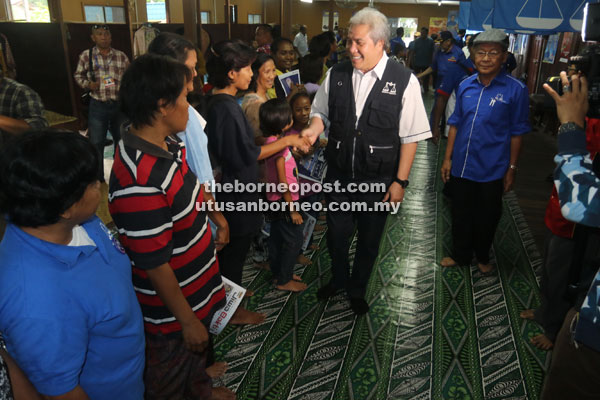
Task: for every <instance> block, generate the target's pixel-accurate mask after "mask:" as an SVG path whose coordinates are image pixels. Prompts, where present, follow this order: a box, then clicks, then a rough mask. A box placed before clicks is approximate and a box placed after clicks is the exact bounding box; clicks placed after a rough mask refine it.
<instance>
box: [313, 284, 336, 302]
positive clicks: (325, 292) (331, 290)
mask: <svg viewBox="0 0 600 400" xmlns="http://www.w3.org/2000/svg"><path fill="white" fill-rule="evenodd" d="M337 291H338V290H337V289H336V288H335V287H334V286H333V285H332V284H331V283H328V284H326V285H325V286H323V287H322V288H320V289H319V290H318V291H317V299H319V300H327V299H328V298H330V297H331V296H333V295H334V294H336V293H337Z"/></svg>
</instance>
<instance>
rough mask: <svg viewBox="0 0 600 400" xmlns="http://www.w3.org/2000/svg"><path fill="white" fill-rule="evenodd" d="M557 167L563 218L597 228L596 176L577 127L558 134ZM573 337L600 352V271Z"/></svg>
mask: <svg viewBox="0 0 600 400" xmlns="http://www.w3.org/2000/svg"><path fill="white" fill-rule="evenodd" d="M554 161H556V163H557V164H558V167H557V168H556V170H555V171H554V184H555V185H556V189H557V191H558V199H559V201H560V206H561V211H562V214H563V216H564V217H565V218H567V219H568V220H571V221H573V222H577V223H580V224H583V225H588V226H592V227H600V196H598V191H599V190H600V179H598V177H597V176H596V174H595V173H594V171H593V170H592V160H591V158H590V156H589V153H588V152H587V150H586V146H585V132H584V131H583V130H581V129H578V130H574V131H571V132H564V133H561V134H560V135H559V136H558V155H557V156H556V157H555V158H554ZM575 340H577V341H578V342H581V343H583V344H585V345H586V346H589V347H591V348H593V349H594V350H596V351H600V270H598V273H597V274H596V276H595V277H594V280H593V282H592V285H591V287H590V290H589V291H588V294H587V296H586V298H585V300H584V302H583V305H582V306H581V310H580V312H579V321H578V323H577V327H576V329H575Z"/></svg>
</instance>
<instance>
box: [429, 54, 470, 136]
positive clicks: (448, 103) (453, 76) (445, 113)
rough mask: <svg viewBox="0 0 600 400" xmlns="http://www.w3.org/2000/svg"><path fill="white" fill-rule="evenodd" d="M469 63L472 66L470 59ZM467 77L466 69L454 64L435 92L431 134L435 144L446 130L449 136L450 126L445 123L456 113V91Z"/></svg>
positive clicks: (445, 134)
mask: <svg viewBox="0 0 600 400" xmlns="http://www.w3.org/2000/svg"><path fill="white" fill-rule="evenodd" d="M467 62H469V63H471V64H472V62H471V60H470V59H469V60H467ZM473 69H475V65H473ZM467 76H469V73H468V72H467V71H466V70H465V69H464V68H462V67H461V66H459V65H457V64H452V65H450V67H449V68H448V70H447V71H446V74H445V75H444V79H443V80H442V83H440V86H439V87H438V88H437V89H436V91H435V102H434V104H433V110H432V111H431V115H432V116H431V133H432V135H433V138H432V139H433V142H434V143H435V144H437V143H438V142H439V140H440V137H441V135H440V132H441V130H444V136H446V137H447V136H448V130H449V126H448V125H446V123H445V122H446V120H447V119H448V118H450V116H451V115H452V113H453V112H454V106H455V105H456V89H458V85H459V84H460V83H461V82H462V81H463V79H465V78H466V77H467Z"/></svg>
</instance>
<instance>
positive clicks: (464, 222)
mask: <svg viewBox="0 0 600 400" xmlns="http://www.w3.org/2000/svg"><path fill="white" fill-rule="evenodd" d="M451 179H452V238H453V242H454V252H453V255H452V258H453V259H454V261H456V262H457V263H458V264H459V265H469V264H470V262H471V259H472V257H473V252H475V257H477V262H479V263H481V264H489V261H490V259H489V251H490V247H491V246H492V242H493V241H494V234H495V233H496V228H497V227H498V222H500V216H501V215H502V193H503V192H504V183H503V180H502V179H498V180H495V181H491V182H475V181H471V180H469V179H464V178H457V177H455V176H452V178H451Z"/></svg>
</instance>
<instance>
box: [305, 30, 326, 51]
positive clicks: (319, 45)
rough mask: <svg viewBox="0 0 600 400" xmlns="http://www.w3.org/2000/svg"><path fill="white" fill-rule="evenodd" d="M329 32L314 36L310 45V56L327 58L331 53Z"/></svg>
mask: <svg viewBox="0 0 600 400" xmlns="http://www.w3.org/2000/svg"><path fill="white" fill-rule="evenodd" d="M326 33H327V32H323V33H321V34H319V35H317V36H313V38H312V39H310V43H309V44H308V51H309V53H310V54H312V55H314V56H316V57H327V56H328V55H329V52H330V51H331V42H330V41H329V37H328V36H327V35H326Z"/></svg>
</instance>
